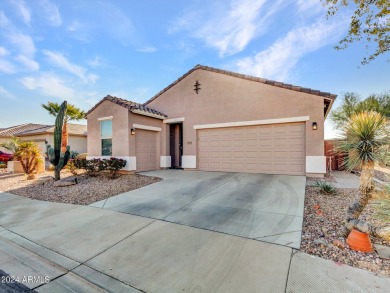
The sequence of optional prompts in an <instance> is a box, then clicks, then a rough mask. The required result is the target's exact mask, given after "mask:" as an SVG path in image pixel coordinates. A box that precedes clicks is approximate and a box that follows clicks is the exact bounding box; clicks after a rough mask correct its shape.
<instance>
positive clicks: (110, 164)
mask: <svg viewBox="0 0 390 293" xmlns="http://www.w3.org/2000/svg"><path fill="white" fill-rule="evenodd" d="M72 161H73V165H74V166H75V168H77V169H84V170H85V171H87V175H89V176H97V175H99V173H100V172H102V171H108V172H109V173H110V174H111V178H115V176H116V174H117V173H118V171H119V170H120V169H122V168H123V167H125V166H126V160H123V159H118V158H114V157H111V158H110V159H91V160H87V159H75V160H72Z"/></svg>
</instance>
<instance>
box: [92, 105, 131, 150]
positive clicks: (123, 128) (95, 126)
mask: <svg viewBox="0 0 390 293" xmlns="http://www.w3.org/2000/svg"><path fill="white" fill-rule="evenodd" d="M109 116H113V119H112V155H113V156H130V154H129V137H130V129H129V110H127V109H126V108H124V107H121V106H119V105H117V104H114V103H112V102H109V101H104V102H103V103H102V104H100V105H99V107H97V108H96V109H95V110H94V111H92V112H91V113H90V114H89V115H88V117H87V129H88V130H87V133H88V143H87V153H88V156H94V157H98V156H101V141H100V121H99V120H98V119H99V118H103V117H109Z"/></svg>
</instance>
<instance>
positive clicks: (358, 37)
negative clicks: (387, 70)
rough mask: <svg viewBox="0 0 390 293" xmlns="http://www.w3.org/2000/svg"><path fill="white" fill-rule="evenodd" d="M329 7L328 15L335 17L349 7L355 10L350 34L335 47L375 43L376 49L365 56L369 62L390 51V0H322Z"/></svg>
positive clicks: (365, 61) (364, 61) (363, 62)
mask: <svg viewBox="0 0 390 293" xmlns="http://www.w3.org/2000/svg"><path fill="white" fill-rule="evenodd" d="M321 1H322V3H323V4H324V6H326V8H327V9H328V12H327V17H328V18H329V17H333V16H334V15H335V14H337V13H338V12H340V10H345V9H347V8H348V7H349V8H352V9H353V10H354V12H353V14H352V16H351V20H350V23H349V30H348V34H347V35H346V36H345V37H344V38H343V39H342V40H341V41H340V42H339V45H338V46H336V47H335V48H336V49H337V50H343V49H345V48H347V47H348V46H349V45H350V44H352V43H354V42H362V43H363V44H365V47H366V49H369V44H370V43H373V44H374V46H375V50H374V51H373V52H372V51H371V53H369V56H368V57H365V58H363V60H362V61H361V63H362V64H367V63H369V62H371V61H372V60H374V59H375V58H376V57H378V56H379V55H382V54H385V53H388V52H389V51H390V1H389V0H369V1H368V0H367V1H364V0H321Z"/></svg>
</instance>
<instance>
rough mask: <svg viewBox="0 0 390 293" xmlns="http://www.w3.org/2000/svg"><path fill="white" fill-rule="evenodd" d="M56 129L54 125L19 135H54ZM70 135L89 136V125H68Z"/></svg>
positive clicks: (19, 134)
mask: <svg viewBox="0 0 390 293" xmlns="http://www.w3.org/2000/svg"><path fill="white" fill-rule="evenodd" d="M54 127H55V126H54V125H46V126H45V127H42V128H39V129H34V130H27V131H23V132H19V133H18V134H17V135H18V136H28V135H35V134H42V133H54ZM68 134H69V135H80V136H87V125H81V124H72V123H68Z"/></svg>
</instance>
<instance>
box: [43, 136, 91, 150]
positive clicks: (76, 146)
mask: <svg viewBox="0 0 390 293" xmlns="http://www.w3.org/2000/svg"><path fill="white" fill-rule="evenodd" d="M48 142H49V144H50V145H51V146H53V145H54V134H49V135H48ZM68 145H69V146H70V150H71V151H76V152H78V153H79V154H82V153H86V152H87V137H86V136H75V135H69V137H68Z"/></svg>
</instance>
